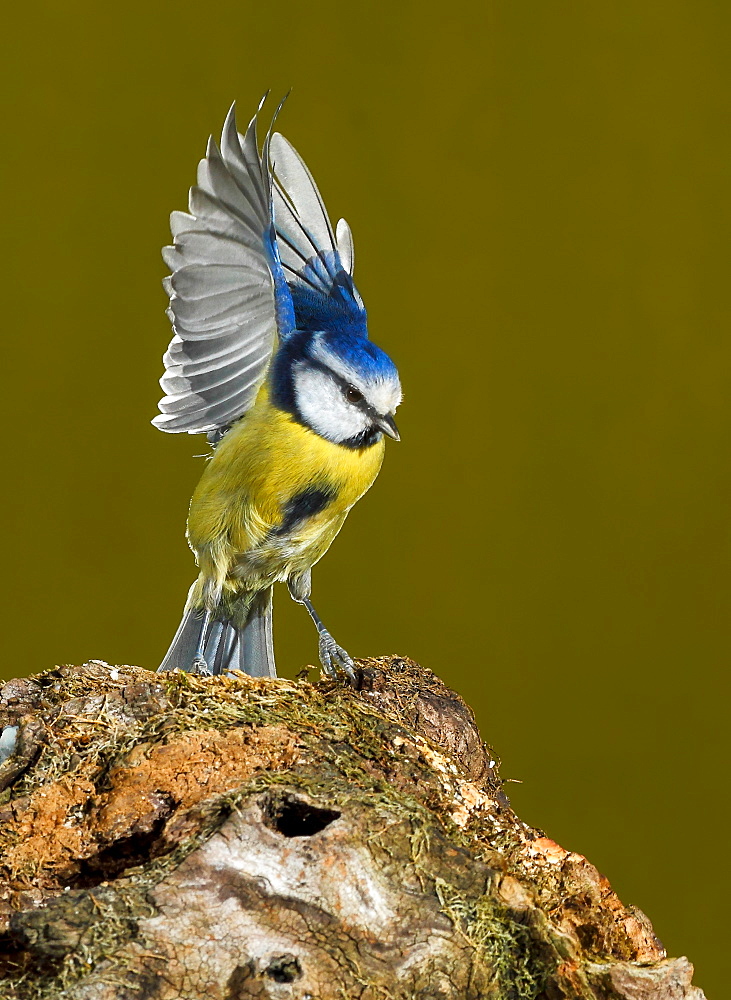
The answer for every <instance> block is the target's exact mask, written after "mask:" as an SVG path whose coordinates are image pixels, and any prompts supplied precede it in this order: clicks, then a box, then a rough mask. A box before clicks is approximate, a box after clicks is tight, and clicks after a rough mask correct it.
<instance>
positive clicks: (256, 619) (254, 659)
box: [158, 584, 277, 677]
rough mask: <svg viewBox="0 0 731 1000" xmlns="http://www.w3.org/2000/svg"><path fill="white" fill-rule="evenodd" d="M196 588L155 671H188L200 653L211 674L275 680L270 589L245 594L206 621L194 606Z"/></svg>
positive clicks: (190, 594)
mask: <svg viewBox="0 0 731 1000" xmlns="http://www.w3.org/2000/svg"><path fill="white" fill-rule="evenodd" d="M195 588H196V585H195V584H193V586H192V587H191V588H190V591H189V592H188V600H187V602H186V605H185V610H184V611H183V617H182V619H181V622H180V625H178V631H177V632H176V633H175V636H174V637H173V641H172V642H171V643H170V649H168V651H167V653H166V654H165V658H164V660H163V661H162V663H161V664H160V666H159V667H158V670H159V671H166V670H190V669H191V668H192V667H193V661H194V660H195V659H196V657H198V656H200V655H201V654H202V656H203V659H204V660H205V661H206V665H207V667H208V669H209V670H210V672H211V673H213V674H225V673H228V671H230V670H241V671H243V672H244V673H245V674H249V675H250V676H252V677H276V676H277V671H276V668H275V665H274V644H273V642H272V588H271V587H267V589H266V590H261V591H259V592H258V593H256V594H253V595H252V594H247V595H245V596H244V597H242V598H240V599H239V601H238V602H237V603H236V604H234V605H233V606H232V607H231V608H230V609H227V610H226V611H224V610H223V608H220V609H219V610H218V611H216V612H215V613H214V614H213V615H211V617H210V621H208V622H206V616H205V613H204V611H203V610H202V609H200V608H197V607H196V606H195V603H194V600H193V594H194V591H195ZM204 629H205V634H203V630H204Z"/></svg>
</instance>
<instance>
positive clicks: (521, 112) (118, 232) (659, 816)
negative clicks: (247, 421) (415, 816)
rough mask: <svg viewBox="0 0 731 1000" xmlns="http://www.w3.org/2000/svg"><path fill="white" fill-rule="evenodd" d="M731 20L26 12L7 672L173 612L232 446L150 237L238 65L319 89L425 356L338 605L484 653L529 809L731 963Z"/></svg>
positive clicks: (431, 642) (14, 208)
mask: <svg viewBox="0 0 731 1000" xmlns="http://www.w3.org/2000/svg"><path fill="white" fill-rule="evenodd" d="M730 21H731V8H729V7H728V5H726V4H723V3H720V2H715V3H713V2H705V0H693V2H691V0H685V2H680V0H665V2H663V3H659V2H649V0H646V2H644V3H641V4H637V3H633V2H630V0H621V2H619V3H616V4H611V5H608V4H606V3H602V2H600V0H582V2H578V0H574V2H565V3H561V4H527V5H526V4H515V3H511V2H508V0H491V2H488V3H485V2H474V3H464V2H463V3H460V2H457V3H452V4H449V5H446V7H442V6H441V5H436V4H429V3H425V2H424V0H421V2H419V3H416V2H413V0H411V2H402V3H400V4H391V3H388V4H386V3H367V4H366V3H357V2H356V3H348V4H343V3H332V2H331V0H323V2H321V3H320V4H318V5H316V6H315V7H313V6H312V5H309V4H308V5H305V4H288V3H284V4H279V5H276V6H274V5H264V4H253V3H247V2H242V0H237V2H236V3H233V2H220V0H211V2H210V3H208V4H206V5H204V6H201V5H200V4H194V3H191V2H189V0H177V2H176V3H169V2H157V3H149V2H147V3H141V2H139V0H128V2H127V3H126V4H124V5H121V6H118V5H110V4H103V5H102V4H98V3H92V2H82V0H75V2H73V3H72V2H69V0H54V2H47V0H37V2H36V3H35V4H33V5H30V4H26V5H25V6H21V5H18V6H16V7H15V8H14V9H13V11H12V13H11V12H9V11H6V13H5V15H4V30H3V34H4V38H3V40H2V43H0V44H2V46H3V48H4V49H5V53H4V54H3V56H2V62H1V65H0V73H1V74H2V75H3V76H4V77H5V79H4V81H3V93H4V94H5V101H4V111H3V130H2V134H3V142H2V146H3V152H2V157H1V158H0V171H1V173H2V193H3V228H4V232H5V237H4V239H3V244H2V269H3V283H2V312H3V327H4V332H3V348H4V357H3V370H4V371H5V376H4V390H3V392H2V394H1V396H0V403H1V404H2V407H3V410H4V413H3V417H2V419H3V427H4V432H5V442H6V443H5V459H4V466H5V485H4V488H3V491H2V498H1V503H2V506H3V511H2V524H3V527H4V532H3V533H4V539H3V543H4V544H3V555H4V575H3V594H2V606H3V610H4V626H3V646H4V650H3V653H4V655H3V657H2V664H1V666H2V671H3V674H4V676H5V677H11V676H14V675H19V674H26V673H31V672H34V671H40V670H44V669H46V668H48V667H50V666H52V665H53V664H56V663H63V662H75V663H79V662H82V661H83V660H85V659H88V658H91V657H98V658H102V659H106V660H108V661H110V662H119V663H136V664H141V665H143V666H146V667H150V668H154V667H156V666H157V664H158V663H159V661H160V659H161V657H162V655H163V653H164V652H165V649H166V648H167V645H168V642H169V640H170V638H171V636H172V634H173V631H174V629H175V627H176V626H177V623H178V619H179V615H180V612H181V608H182V604H183V601H184V598H185V594H186V591H187V588H188V586H189V584H190V582H191V581H192V579H193V577H194V575H195V569H194V564H193V559H192V556H191V554H190V552H189V551H188V549H187V547H186V543H185V539H184V534H183V532H184V526H185V518H186V513H187V506H188V500H189V497H190V494H191V492H192V489H193V487H194V485H195V483H196V481H197V479H198V477H199V475H200V473H201V470H202V464H203V463H202V459H200V458H196V457H194V456H196V455H200V454H201V453H203V452H204V451H205V447H204V446H203V443H202V441H201V439H200V438H195V437H188V436H186V435H178V436H173V435H163V434H161V433H159V432H158V431H156V430H154V429H153V428H152V427H151V426H150V423H149V421H150V418H151V417H152V416H153V415H154V414H155V412H156V404H157V400H158V398H159V395H160V393H159V390H158V385H157V379H158V377H159V376H160V374H161V361H160V358H161V355H162V352H163V350H164V349H165V347H166V345H167V342H168V339H169V327H168V324H167V320H166V319H165V316H164V314H163V309H164V306H165V299H164V295H163V292H162V290H161V287H160V280H161V278H162V277H163V275H164V273H165V269H164V266H163V264H162V261H161V259H160V254H159V250H160V247H161V246H162V245H163V244H164V243H166V242H167V241H168V213H169V212H170V211H171V210H172V209H176V208H177V209H182V208H185V205H186V197H187V189H188V187H189V185H190V184H191V183H192V182H193V180H194V177H195V166H196V163H197V161H198V159H199V157H200V156H201V155H202V154H203V151H204V148H205V141H206V138H207V136H208V134H209V133H210V132H212V131H213V132H216V131H218V130H219V129H220V126H221V124H222V122H223V119H224V116H225V113H226V110H227V108H228V106H229V104H230V102H231V101H232V99H234V98H236V99H237V100H238V102H239V108H240V122H241V123H245V121H246V119H247V118H248V116H249V114H250V113H251V112H252V111H253V109H254V108H255V105H256V103H257V101H258V99H259V97H260V95H261V94H262V93H263V92H264V91H265V90H266V89H267V88H270V87H271V88H273V91H274V94H275V95H277V96H279V95H280V94H282V93H283V92H285V91H286V90H287V89H288V88H289V87H292V88H293V91H292V95H291V97H290V99H289V101H288V103H287V105H286V107H285V109H284V112H283V114H282V117H281V119H280V123H279V124H280V127H281V128H282V129H283V130H284V131H285V132H286V134H287V136H288V137H289V138H290V139H291V140H292V141H293V142H294V143H295V145H296V146H297V147H298V148H299V149H300V151H301V152H302V154H303V155H304V156H305V158H306V159H307V162H308V163H309V165H310V167H311V168H312V170H313V172H314V174H315V176H316V178H317V180H318V183H319V185H320V187H321V190H322V192H323V194H324V196H325V199H326V201H327V204H328V206H329V208H330V211H331V214H332V216H333V218H334V219H337V218H338V217H339V216H340V215H345V216H346V217H347V219H348V221H349V222H350V224H351V226H352V229H353V232H354V234H355V241H356V257H357V261H356V278H357V281H358V285H359V287H360V290H361V292H362V294H363V296H364V299H365V301H366V304H367V307H368V310H369V317H370V327H371V335H372V337H373V339H374V340H376V342H377V343H379V344H380V345H382V346H383V347H384V348H386V349H387V350H388V351H389V353H391V354H392V356H393V357H394V358H395V360H396V361H397V363H398V364H399V366H400V369H401V373H402V377H403V382H404V386H405V401H404V404H403V406H402V408H401V410H400V412H399V425H400V427H401V431H402V438H403V440H402V443H401V444H400V445H395V444H394V445H393V446H392V444H391V443H390V442H389V447H388V454H387V457H386V463H385V466H384V469H383V472H382V474H381V477H380V479H379V481H378V483H377V485H376V487H375V488H374V489H373V491H372V492H371V493H370V494H369V495H368V496H367V497H366V498H365V500H363V501H362V502H361V503H360V504H359V505H358V507H357V508H356V509H355V510H354V511H353V513H352V514H351V517H350V519H349V522H348V524H347V525H346V527H345V530H344V531H343V533H342V534H341V536H340V538H339V539H338V540H337V542H336V543H335V545H334V546H333V548H332V550H331V552H330V554H329V555H328V556H327V558H326V559H325V560H324V561H323V562H322V563H321V564H320V565H319V566H318V568H317V569H316V571H315V581H314V582H315V591H314V596H315V598H316V601H315V603H316V606H317V607H318V609H319V610H320V612H321V614H322V615H323V617H324V618H325V621H326V622H327V623H328V624H329V626H330V628H331V629H332V630H333V631H334V632H335V634H336V636H337V637H338V640H339V641H340V642H341V643H343V644H344V645H345V646H346V647H347V648H348V649H349V650H351V652H353V653H354V654H355V655H376V654H382V653H391V652H399V653H402V654H407V655H409V656H412V657H414V658H415V659H418V660H420V661H421V662H422V663H423V664H425V665H426V666H429V667H431V668H432V669H433V670H435V671H436V672H437V673H439V674H440V675H441V676H442V677H443V678H444V680H445V681H446V682H447V683H448V684H450V685H451V686H453V687H455V688H456V689H457V690H459V691H460V692H461V693H462V694H463V695H464V697H465V698H466V699H467V700H468V701H469V702H470V703H471V704H472V705H473V706H474V707H475V710H476V712H477V715H478V718H479V722H480V725H481V728H482V731H483V735H484V737H485V738H486V739H487V740H488V741H490V743H491V744H493V746H494V747H495V748H496V750H497V751H498V753H499V754H500V755H501V757H502V759H503V774H504V776H506V777H510V778H514V779H517V780H519V781H520V782H522V784H511V785H509V786H508V789H507V790H508V792H509V793H510V794H511V797H512V799H513V801H514V804H515V805H516V807H517V809H518V810H519V812H520V813H521V815H522V816H523V817H524V818H525V819H526V820H528V821H530V822H531V823H533V824H535V825H537V826H539V827H541V828H543V829H544V830H545V831H546V832H547V833H548V834H549V835H550V836H551V837H553V838H554V839H556V840H558V841H559V842H560V843H562V844H563V845H564V846H565V847H567V848H569V849H572V850H576V851H579V852H580V853H582V854H585V855H587V856H588V857H589V858H590V859H591V860H592V861H593V862H594V863H595V864H596V865H597V866H598V867H599V869H600V870H601V871H602V872H603V873H605V874H606V875H607V876H608V877H609V878H610V879H611V881H612V884H613V885H614V887H615V888H616V890H617V892H618V893H619V894H620V896H621V897H622V899H623V900H624V901H625V902H627V903H634V904H636V905H638V906H639V907H640V908H641V909H643V910H644V911H646V912H647V913H648V914H649V915H650V917H651V919H652V920H653V922H654V925H655V929H656V931H657V933H658V934H659V935H660V937H661V938H662V939H663V941H664V942H665V944H666V946H667V948H668V950H669V952H670V953H671V954H674V955H677V954H687V955H688V956H690V958H691V959H692V961H694V962H695V964H696V970H697V972H696V981H697V983H698V984H699V985H701V986H702V987H703V988H704V989H705V990H706V991H707V992H708V994H709V997H712V996H714V995H716V996H720V995H721V992H722V990H721V983H722V981H723V978H724V977H723V975H722V971H721V957H722V942H723V944H724V946H725V941H726V933H725V925H724V920H723V917H722V914H725V910H726V908H727V904H726V900H727V896H726V893H728V886H727V885H726V886H724V885H723V883H722V878H721V877H719V875H718V873H717V866H718V863H719V862H718V858H717V857H716V858H715V859H714V858H713V852H716V851H717V852H719V853H720V856H721V857H723V853H722V852H724V851H725V840H724V841H721V842H719V841H718V840H717V839H716V838H717V837H718V833H717V831H719V830H723V829H724V824H725V822H726V820H727V815H728V813H727V810H728V804H727V801H728V800H727V773H728V766H729V759H728V754H727V750H726V735H727V731H728V707H727V698H728V686H727V672H728V664H729V645H730V640H731V618H730V616H729V596H730V595H729V591H730V589H731V586H730V585H731V558H730V557H731V537H730V532H729V504H730V503H731V470H730V466H729V461H728V446H729V430H730V425H731V394H730V393H729V374H730V372H729V369H730V367H731V343H730V342H729V298H728V276H727V268H728V259H729V252H728V241H729V228H730V226H731V217H730V214H731V213H730V208H731V200H730V198H729V183H728V176H729V169H728V168H729V156H730V154H731V141H730V139H729V135H730V132H729V103H730V102H729V99H730V96H731V68H730V64H729V59H728V43H729V26H730V25H729V22H730ZM275 621H276V634H277V647H278V658H279V663H280V667H281V669H282V671H283V672H284V673H285V674H286V675H288V676H293V675H294V673H295V672H296V671H297V670H298V669H299V668H300V667H301V666H302V665H303V664H304V663H307V662H310V663H311V662H313V660H314V659H315V658H316V646H315V641H314V638H315V637H314V630H313V629H312V628H311V626H310V623H309V620H308V619H307V616H306V615H305V613H304V611H303V610H302V609H301V608H299V607H297V606H295V605H293V604H291V602H290V600H289V598H288V596H287V594H286V591H285V589H284V588H280V592H279V593H278V594H277V595H276V611H275ZM706 852H708V854H709V860H708V865H707V867H706V865H705V855H706ZM714 990H715V991H716V992H715V994H714Z"/></svg>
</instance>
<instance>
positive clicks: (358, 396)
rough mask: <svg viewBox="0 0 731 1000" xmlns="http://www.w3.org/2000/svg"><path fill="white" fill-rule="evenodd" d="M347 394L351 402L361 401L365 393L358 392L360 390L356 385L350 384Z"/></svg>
mask: <svg viewBox="0 0 731 1000" xmlns="http://www.w3.org/2000/svg"><path fill="white" fill-rule="evenodd" d="M345 396H346V398H347V400H348V402H349V403H360V401H361V400H362V399H363V393H362V392H358V390H357V389H356V388H355V386H354V385H349V386H348V388H347V390H346V393H345Z"/></svg>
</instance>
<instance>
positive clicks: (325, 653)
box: [319, 632, 358, 685]
mask: <svg viewBox="0 0 731 1000" xmlns="http://www.w3.org/2000/svg"><path fill="white" fill-rule="evenodd" d="M319 647H320V663H321V664H322V669H323V671H324V672H325V674H326V675H327V676H328V677H331V678H333V679H336V678H337V676H338V673H339V672H342V673H344V674H345V675H346V677H347V678H348V681H349V682H350V683H351V684H352V685H355V683H356V681H357V679H358V677H357V674H356V669H355V663H354V662H353V658H352V656H350V655H349V654H348V653H346V652H345V650H344V649H343V647H342V646H338V644H337V643H336V642H335V640H334V639H333V637H332V636H331V635H330V633H329V632H321V633H320V643H319Z"/></svg>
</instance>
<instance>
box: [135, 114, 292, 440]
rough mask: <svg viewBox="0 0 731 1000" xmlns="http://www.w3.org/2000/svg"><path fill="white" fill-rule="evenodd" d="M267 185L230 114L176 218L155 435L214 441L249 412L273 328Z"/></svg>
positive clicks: (250, 144)
mask: <svg viewBox="0 0 731 1000" xmlns="http://www.w3.org/2000/svg"><path fill="white" fill-rule="evenodd" d="M270 189H271V181H270V179H269V176H268V170H267V168H266V165H265V164H263V163H262V160H261V157H260V155H259V150H258V146H257V139H256V116H254V118H253V119H252V120H251V123H250V124H249V127H248V129H247V130H246V134H245V135H244V136H243V137H242V136H241V135H239V133H238V131H237V130H236V120H235V115H234V109H233V108H232V109H231V111H230V112H229V114H228V117H227V118H226V123H225V125H224V127H223V134H222V137H221V149H220V150H219V148H218V146H217V145H216V143H215V142H214V141H213V139H211V140H210V141H209V143H208V149H207V151H206V156H205V158H204V159H203V160H201V162H200V164H199V166H198V184H197V186H196V187H193V188H191V192H190V212H189V214H187V213H184V212H174V213H173V215H172V216H171V229H172V232H173V237H174V241H175V242H174V245H173V246H172V247H166V248H165V250H164V251H163V257H164V260H165V263H166V264H167V265H168V267H170V269H171V271H172V274H171V276H170V278H169V279H168V284H167V287H168V289H169V292H170V309H169V316H170V319H171V321H172V324H173V333H174V336H173V340H172V342H171V344H170V347H169V348H168V351H167V353H166V354H165V357H164V359H163V360H164V364H165V374H164V375H163V377H162V379H161V380H160V385H161V386H162V388H163V391H164V392H165V397H164V398H163V399H162V400H161V402H160V411H161V413H160V416H158V417H155V419H154V420H153V423H154V424H155V426H156V427H159V428H160V430H163V431H172V432H179V431H187V432H188V433H189V434H197V433H200V432H204V431H207V432H212V431H213V432H215V431H217V430H220V429H221V428H224V427H226V426H227V425H229V424H231V423H232V422H233V421H234V420H236V419H237V418H238V417H240V416H241V414H242V413H244V412H245V411H246V410H247V409H248V408H249V407H250V406H251V405H252V403H253V402H254V399H255V398H256V393H257V390H258V388H259V386H260V384H261V382H262V380H263V378H264V375H265V373H266V369H267V366H268V364H269V361H270V359H271V356H272V351H273V349H274V345H275V340H276V334H277V322H276V300H275V277H274V275H273V267H272V259H273V257H274V251H273V248H272V241H271V235H270V232H271V194H270Z"/></svg>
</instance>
